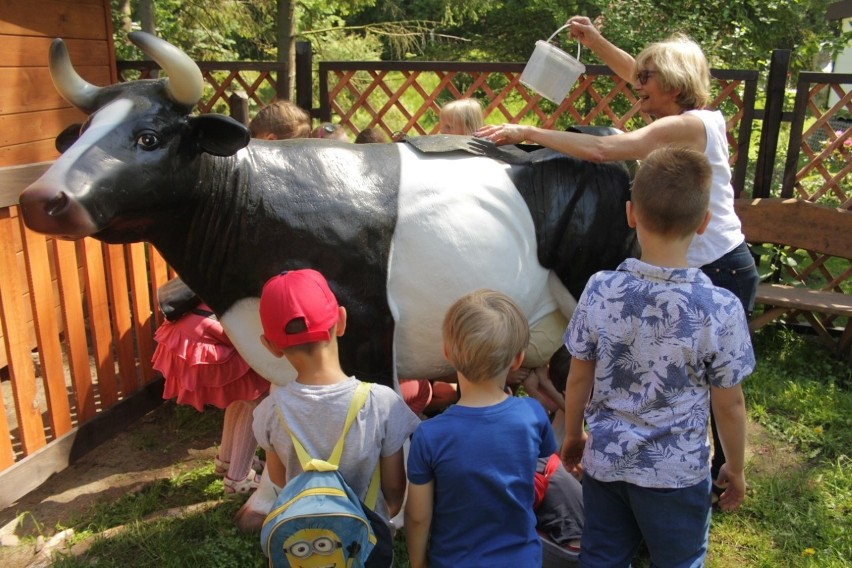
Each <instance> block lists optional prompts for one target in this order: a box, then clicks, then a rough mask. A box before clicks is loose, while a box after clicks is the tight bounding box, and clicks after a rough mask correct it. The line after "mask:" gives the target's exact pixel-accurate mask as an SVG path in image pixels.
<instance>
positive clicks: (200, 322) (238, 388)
mask: <svg viewBox="0 0 852 568" xmlns="http://www.w3.org/2000/svg"><path fill="white" fill-rule="evenodd" d="M196 309H197V310H203V311H209V310H210V308H209V307H207V306H206V305H205V304H200V305H199V306H198V307H197V308H196ZM154 339H155V340H156V342H157V348H156V349H155V350H154V356H153V358H152V363H153V366H154V369H156V370H157V371H159V372H160V373H162V375H163V377H164V378H165V387H164V389H163V398H165V399H171V398H176V399H177V402H178V404H189V405H191V406H193V407H195V409H196V410H198V411H201V410H203V409H204V405H205V404H211V405H213V406H216V407H218V408H223V409H224V408H227V407H228V405H229V404H230V403H232V402H234V401H237V400H256V399H258V398H260V397H261V396H263V395H264V394H266V392H267V391H268V390H269V381H267V380H266V379H264V378H263V377H261V376H260V375H258V374H257V373H256V372H255V371H254V370H253V369H252V368H251V367H249V365H248V363H246V362H245V360H244V359H243V358H242V357H241V356H240V354H239V353H237V350H236V348H235V347H234V346H233V344H232V343H231V341H230V340H229V339H228V337H227V336H226V335H225V331H224V330H223V329H222V325H221V324H220V323H219V320H217V319H216V317H215V316H210V317H205V316H203V315H201V314H198V313H195V312H194V311H193V312H188V313H187V314H186V315H184V316H183V317H182V318H180V319H179V320H177V321H175V322H169V321H164V322H163V324H162V325H161V326H160V327H159V328H158V329H157V331H156V333H155V334H154Z"/></svg>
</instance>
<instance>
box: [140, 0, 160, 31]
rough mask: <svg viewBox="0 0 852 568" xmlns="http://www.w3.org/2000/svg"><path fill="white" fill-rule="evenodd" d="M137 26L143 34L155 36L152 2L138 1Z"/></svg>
mask: <svg viewBox="0 0 852 568" xmlns="http://www.w3.org/2000/svg"><path fill="white" fill-rule="evenodd" d="M139 24H140V26H141V27H142V31H143V32H148V33H149V34H151V35H157V33H156V31H155V29H154V28H155V26H154V0H139Z"/></svg>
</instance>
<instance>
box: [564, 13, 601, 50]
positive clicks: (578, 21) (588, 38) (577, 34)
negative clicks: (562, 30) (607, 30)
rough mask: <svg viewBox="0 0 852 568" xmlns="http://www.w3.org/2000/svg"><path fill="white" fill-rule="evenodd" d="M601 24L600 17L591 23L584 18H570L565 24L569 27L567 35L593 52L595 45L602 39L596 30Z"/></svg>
mask: <svg viewBox="0 0 852 568" xmlns="http://www.w3.org/2000/svg"><path fill="white" fill-rule="evenodd" d="M602 22H603V18H602V17H598V18H597V19H595V21H594V22H592V21H591V20H590V19H589V18H587V17H586V16H571V17H570V18H568V21H567V22H565V24H566V25H568V26H571V27H570V28H568V33H570V34H571V37H573V38H574V39H576V40H577V41H579V42H580V43H582V44H583V45H584V46H586V47H588V48H589V49H592V50H594V48H595V44H597V43H598V42H599V41H600V39H601V38H602V37H603V36H602V35H601V32H600V30H599V29H598V26H599V25H600V23H602Z"/></svg>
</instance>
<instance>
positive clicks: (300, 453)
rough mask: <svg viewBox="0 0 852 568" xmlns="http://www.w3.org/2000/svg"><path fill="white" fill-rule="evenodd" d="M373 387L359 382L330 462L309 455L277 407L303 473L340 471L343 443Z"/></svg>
mask: <svg viewBox="0 0 852 568" xmlns="http://www.w3.org/2000/svg"><path fill="white" fill-rule="evenodd" d="M371 387H372V385H371V384H370V383H364V382H359V383H358V386H357V387H356V388H355V394H354V395H353V397H352V402H351V403H350V404H349V412H347V414H346V420H345V421H344V422H343V433H342V434H341V435H340V438H339V439H338V440H337V443H336V444H335V446H334V449H333V450H332V452H331V457H329V458H328V460H320V459H316V458H312V457H311V456H310V455H308V452H307V450H305V447H304V446H303V445H302V443H301V442H300V441H299V439H298V438H296V436H295V435H293V431H292V430H290V428H289V426H287V420H285V419H284V414H283V413H282V412H281V409H280V408H278V407H277V406H276V407H275V411H276V412H277V414H278V420H279V421H280V422H281V425H282V426H283V427H284V429H285V430H286V431H287V433H288V434H289V435H290V440H291V441H292V442H293V449H295V450H296V457H298V458H299V463H300V464H301V465H302V470H303V471H336V470H337V469H338V467H339V466H340V456H341V455H342V454H343V441H344V439H345V438H346V434H347V433H348V432H349V428H350V427H351V426H352V423H353V422H355V417H356V416H358V412H360V411H361V409H362V408H363V407H364V403H365V402H367V395H368V394H369V392H370V388H371ZM376 468H377V471H378V464H377V465H376ZM373 477H376V474H375V473H374V474H373ZM370 483H371V485H370V488H372V481H371V482H370ZM368 494H369V490H368ZM371 508H372V507H371Z"/></svg>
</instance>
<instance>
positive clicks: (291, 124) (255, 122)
mask: <svg viewBox="0 0 852 568" xmlns="http://www.w3.org/2000/svg"><path fill="white" fill-rule="evenodd" d="M249 132H250V133H251V137H252V138H258V137H260V136H265V135H267V134H272V135H273V136H275V139H276V140H288V139H290V138H308V137H309V136H310V135H311V117H310V115H309V114H308V113H307V111H305V110H304V109H303V108H301V107H299V106H297V105H295V104H293V103H291V102H290V101H283V100H282V101H275V102H273V103H269V104H268V105H266V106H265V107H263V108H262V109H260V110H259V111H257V114H256V115H255V116H254V118H253V119H251V122H250V123H249Z"/></svg>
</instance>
